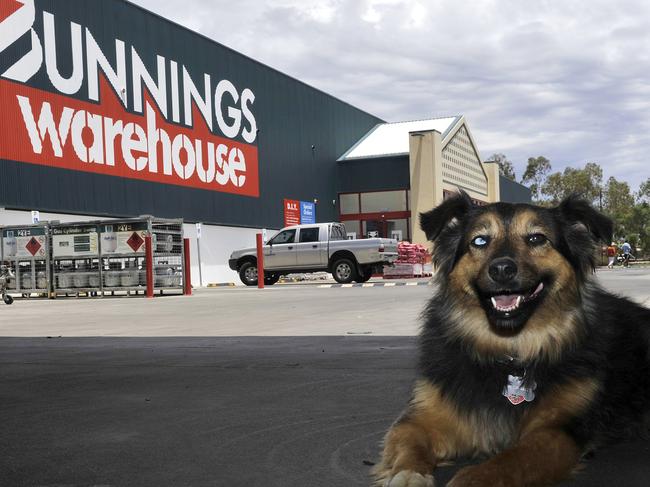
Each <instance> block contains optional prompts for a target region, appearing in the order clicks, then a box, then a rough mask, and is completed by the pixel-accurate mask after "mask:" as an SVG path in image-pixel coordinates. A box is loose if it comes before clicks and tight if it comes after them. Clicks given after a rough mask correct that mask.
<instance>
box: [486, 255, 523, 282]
mask: <svg viewBox="0 0 650 487" xmlns="http://www.w3.org/2000/svg"><path fill="white" fill-rule="evenodd" d="M488 274H489V275H490V277H491V278H492V280H493V281H495V282H498V283H499V284H505V283H507V282H509V281H511V280H512V278H513V277H515V276H516V275H517V263H516V262H515V261H514V260H512V259H511V258H509V257H501V258H499V259H494V260H493V261H492V262H491V263H490V267H489V269H488Z"/></svg>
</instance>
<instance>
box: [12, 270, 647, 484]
mask: <svg viewBox="0 0 650 487" xmlns="http://www.w3.org/2000/svg"><path fill="white" fill-rule="evenodd" d="M598 275H599V278H600V279H601V281H602V282H603V284H604V285H605V286H607V287H608V288H610V289H612V290H614V291H617V292H620V293H621V294H626V295H629V296H631V297H632V298H633V299H636V300H637V301H639V302H646V304H648V303H650V301H649V299H650V270H648V269H625V270H623V269H620V270H614V271H602V272H599V274H598ZM373 282H377V281H376V280H371V283H373ZM409 282H414V281H409ZM422 282H423V284H419V285H412V286H406V285H399V286H398V285H396V286H388V287H387V286H372V287H361V286H360V287H351V288H343V287H321V286H323V285H324V284H326V283H322V282H320V283H316V284H287V285H275V286H273V287H270V288H267V289H264V290H258V289H255V288H243V287H235V288H216V289H205V290H199V291H197V292H196V293H195V294H194V296H192V297H181V296H178V297H177V296H170V297H163V298H156V299H153V300H147V299H144V298H121V299H118V298H115V299H111V298H106V299H97V300H94V299H79V300H77V299H57V300H54V301H49V300H29V301H27V300H17V301H16V303H15V304H14V305H12V306H1V307H0V336H2V338H0V399H1V400H0V417H1V418H2V419H3V424H2V433H1V434H0V479H2V480H1V481H0V484H2V485H8V486H55V485H56V486H63V485H65V486H90V485H103V486H131V485H132V486H149V485H151V486H154V485H155V486H179V485H184V486H228V487H230V486H234V487H238V486H242V487H243V486H246V487H249V486H260V487H261V486H270V487H276V486H277V487H280V486H282V487H293V486H295V487H298V486H301V487H302V486H317V487H319V486H328V487H330V486H333V485H336V486H368V485H370V480H369V477H368V473H369V470H370V468H371V466H372V463H374V462H376V461H377V458H378V453H379V443H380V440H381V438H382V435H383V434H384V432H385V431H386V429H387V427H388V426H389V425H390V424H391V422H392V421H393V420H394V419H395V417H396V416H397V414H398V413H399V411H400V410H401V409H402V408H403V407H404V406H405V404H406V401H407V400H408V396H409V391H410V389H411V385H412V381H413V380H414V379H415V370H414V362H415V356H416V348H415V338H414V335H415V334H416V333H417V327H418V315H419V313H420V310H421V308H422V306H423V304H424V302H425V300H426V298H427V296H428V295H429V294H430V293H431V291H432V290H431V288H430V286H428V285H427V283H426V280H423V281H422ZM648 458H650V443H649V442H648V441H637V442H632V443H626V444H623V445H620V446H617V447H613V448H609V449H607V450H602V451H600V452H598V453H597V454H596V455H595V456H594V457H593V458H591V459H590V460H588V461H587V468H586V469H585V470H584V471H583V472H582V473H579V474H578V475H577V477H576V480H575V481H573V482H567V483H565V484H564V485H566V486H567V487H569V486H592V487H593V486H605V485H613V484H618V485H625V486H630V487H641V486H646V485H648V479H650V462H648ZM457 468H458V465H456V466H450V467H445V468H442V469H440V472H439V473H438V474H437V480H438V484H439V485H444V482H445V481H446V480H448V479H449V478H450V477H451V475H452V474H453V472H454V471H455V469H457Z"/></svg>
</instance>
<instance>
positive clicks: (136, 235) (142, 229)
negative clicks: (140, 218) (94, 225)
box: [100, 222, 148, 255]
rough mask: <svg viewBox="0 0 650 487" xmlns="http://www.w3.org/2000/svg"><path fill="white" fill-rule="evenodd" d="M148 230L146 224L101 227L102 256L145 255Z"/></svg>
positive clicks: (120, 224) (118, 224)
mask: <svg viewBox="0 0 650 487" xmlns="http://www.w3.org/2000/svg"><path fill="white" fill-rule="evenodd" d="M147 230H148V227H147V223H146V222H133V223H115V224H112V225H101V237H100V240H101V250H102V255H111V254H136V253H143V252H144V239H145V237H146V235H147Z"/></svg>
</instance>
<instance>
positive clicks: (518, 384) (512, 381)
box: [501, 375, 537, 406]
mask: <svg viewBox="0 0 650 487" xmlns="http://www.w3.org/2000/svg"><path fill="white" fill-rule="evenodd" d="M523 383H524V378H523V377H519V376H517V375H508V385H507V386H506V387H504V388H503V391H502V392H501V394H503V395H504V396H505V397H506V399H508V401H510V402H511V403H512V404H514V405H515V406H516V405H517V404H521V403H522V402H524V401H526V402H531V401H532V400H533V399H535V389H536V388H537V384H536V383H535V382H533V383H532V386H531V387H524V385H523Z"/></svg>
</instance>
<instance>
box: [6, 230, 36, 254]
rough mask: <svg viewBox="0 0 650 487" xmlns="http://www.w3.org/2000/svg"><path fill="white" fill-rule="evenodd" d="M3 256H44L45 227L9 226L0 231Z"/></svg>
mask: <svg viewBox="0 0 650 487" xmlns="http://www.w3.org/2000/svg"><path fill="white" fill-rule="evenodd" d="M2 251H3V255H4V257H5V258H8V257H9V258H27V259H32V258H35V257H36V258H45V256H46V236H45V228H43V227H40V228H39V227H36V228H9V229H3V231H2Z"/></svg>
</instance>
